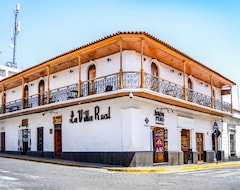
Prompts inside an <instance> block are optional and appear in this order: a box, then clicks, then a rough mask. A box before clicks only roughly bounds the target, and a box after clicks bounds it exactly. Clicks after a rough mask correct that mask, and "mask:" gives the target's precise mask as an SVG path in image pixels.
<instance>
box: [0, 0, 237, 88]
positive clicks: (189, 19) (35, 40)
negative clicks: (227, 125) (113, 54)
mask: <svg viewBox="0 0 240 190" xmlns="http://www.w3.org/2000/svg"><path fill="white" fill-rule="evenodd" d="M16 3H20V12H19V15H18V18H19V20H20V21H21V31H20V33H19V34H18V36H17V50H16V61H17V64H18V68H20V69H26V68H28V67H31V66H33V65H36V64H39V63H41V62H43V61H45V60H48V59H50V58H52V57H55V56H57V55H59V54H62V53H64V52H67V51H69V50H72V49H75V48H77V47H79V46H82V45H84V44H87V43H89V42H92V41H95V40H98V39H100V38H102V37H105V36H107V35H109V34H112V33H115V32H117V31H146V32H148V33H150V34H151V35H153V36H155V37H157V38H158V39H161V40H162V41H164V42H166V43H168V44H169V45H171V46H173V47H175V48H176V49H178V50H180V51H182V52H184V53H185V54H187V55H189V56H190V57H192V58H194V59H195V60H197V61H199V62H201V63H202V64H204V65H206V66H208V67H210V68H211V69H213V70H216V71H217V72H219V73H221V74H222V75H224V76H226V77H227V78H229V79H230V80H232V81H234V82H236V83H237V84H238V85H240V74H239V72H240V64H239V58H238V55H239V54H240V43H239V42H240V19H239V18H240V1H238V0H199V1H196V0H181V1H179V0H86V1H78V0H68V1H66V0H65V1H64V0H62V1H57V0H51V1H47V0H42V1H30V0H18V1H17V0H0V49H1V50H2V53H1V54H0V64H2V65H4V64H5V63H6V62H7V61H12V49H11V48H10V47H9V44H10V43H11V39H10V29H11V28H12V27H13V25H14V14H13V9H14V6H15V4H16Z"/></svg>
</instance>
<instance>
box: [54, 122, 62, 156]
mask: <svg viewBox="0 0 240 190" xmlns="http://www.w3.org/2000/svg"><path fill="white" fill-rule="evenodd" d="M54 154H55V156H61V154H62V129H61V124H56V125H55V129H54Z"/></svg>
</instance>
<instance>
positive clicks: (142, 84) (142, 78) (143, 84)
mask: <svg viewBox="0 0 240 190" xmlns="http://www.w3.org/2000/svg"><path fill="white" fill-rule="evenodd" d="M143 48H144V40H142V41H141V86H140V88H145V77H144V64H143V63H144V62H143V50H144V49H143Z"/></svg>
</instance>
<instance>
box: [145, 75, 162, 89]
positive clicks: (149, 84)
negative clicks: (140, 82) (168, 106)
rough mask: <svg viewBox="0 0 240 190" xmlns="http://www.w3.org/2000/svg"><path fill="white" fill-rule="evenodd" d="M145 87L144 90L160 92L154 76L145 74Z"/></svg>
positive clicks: (157, 81) (158, 81) (157, 79)
mask: <svg viewBox="0 0 240 190" xmlns="http://www.w3.org/2000/svg"><path fill="white" fill-rule="evenodd" d="M145 87H146V89H149V90H152V91H156V92H160V79H159V78H158V77H156V76H153V75H150V74H145Z"/></svg>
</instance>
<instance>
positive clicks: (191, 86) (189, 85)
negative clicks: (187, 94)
mask: <svg viewBox="0 0 240 190" xmlns="http://www.w3.org/2000/svg"><path fill="white" fill-rule="evenodd" d="M188 89H190V90H192V89H193V85H192V80H191V79H190V78H188Z"/></svg>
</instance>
